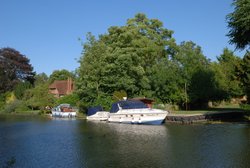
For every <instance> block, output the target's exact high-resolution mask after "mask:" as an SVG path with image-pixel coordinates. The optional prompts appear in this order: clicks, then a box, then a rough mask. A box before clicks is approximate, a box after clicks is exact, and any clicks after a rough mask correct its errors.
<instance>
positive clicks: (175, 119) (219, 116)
mask: <svg viewBox="0 0 250 168" xmlns="http://www.w3.org/2000/svg"><path fill="white" fill-rule="evenodd" d="M211 121H212V122H218V121H220V122H224V121H227V122H250V117H249V112H247V111H242V110H240V111H234V110H232V111H218V112H215V111H213V112H206V113H203V114H175V113H173V114H172V113H170V114H169V115H168V116H167V117H166V119H165V122H167V123H182V124H192V123H197V122H211Z"/></svg>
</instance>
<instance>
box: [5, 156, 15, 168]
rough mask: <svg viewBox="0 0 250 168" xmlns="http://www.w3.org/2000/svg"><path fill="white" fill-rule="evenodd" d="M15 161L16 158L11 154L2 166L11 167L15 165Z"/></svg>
mask: <svg viewBox="0 0 250 168" xmlns="http://www.w3.org/2000/svg"><path fill="white" fill-rule="evenodd" d="M15 163H16V158H15V157H14V156H12V157H11V158H10V159H9V160H7V161H6V162H5V163H4V165H3V167H2V168H11V167H13V166H14V165H15Z"/></svg>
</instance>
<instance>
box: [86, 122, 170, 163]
mask: <svg viewBox="0 0 250 168" xmlns="http://www.w3.org/2000/svg"><path fill="white" fill-rule="evenodd" d="M85 126H86V127H87V128H83V129H84V140H83V141H82V151H84V153H85V154H84V155H85V156H87V157H86V158H87V160H86V162H88V163H87V166H90V167H91V166H95V167H142V166H146V167H148V166H149V165H151V166H150V167H161V166H162V165H160V164H162V161H163V160H164V159H165V154H166V152H164V150H165V149H166V141H167V128H166V126H164V125H163V126H151V125H131V124H117V123H106V122H90V121H88V122H87V123H86V125H85Z"/></svg>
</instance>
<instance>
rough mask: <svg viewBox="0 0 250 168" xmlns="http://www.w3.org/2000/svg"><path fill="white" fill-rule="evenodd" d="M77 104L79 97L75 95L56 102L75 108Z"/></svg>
mask: <svg viewBox="0 0 250 168" xmlns="http://www.w3.org/2000/svg"><path fill="white" fill-rule="evenodd" d="M78 102H79V97H78V95H76V94H71V95H67V96H63V97H60V98H59V99H58V100H57V104H64V103H67V104H70V105H72V106H77V104H78Z"/></svg>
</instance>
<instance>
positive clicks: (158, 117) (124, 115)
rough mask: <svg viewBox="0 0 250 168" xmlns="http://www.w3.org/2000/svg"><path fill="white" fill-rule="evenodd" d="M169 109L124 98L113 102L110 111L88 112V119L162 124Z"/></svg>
mask: <svg viewBox="0 0 250 168" xmlns="http://www.w3.org/2000/svg"><path fill="white" fill-rule="evenodd" d="M167 115H168V111H164V110H160V109H152V108H149V107H147V106H146V105H145V104H144V103H143V102H141V101H139V100H123V101H118V102H116V103H113V104H112V107H111V110H110V112H105V111H102V110H100V109H99V110H98V109H97V110H96V111H93V112H92V113H88V117H87V119H88V120H99V121H108V122H116V123H131V124H157V125H158V124H162V123H163V122H164V120H165V118H166V116H167Z"/></svg>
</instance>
